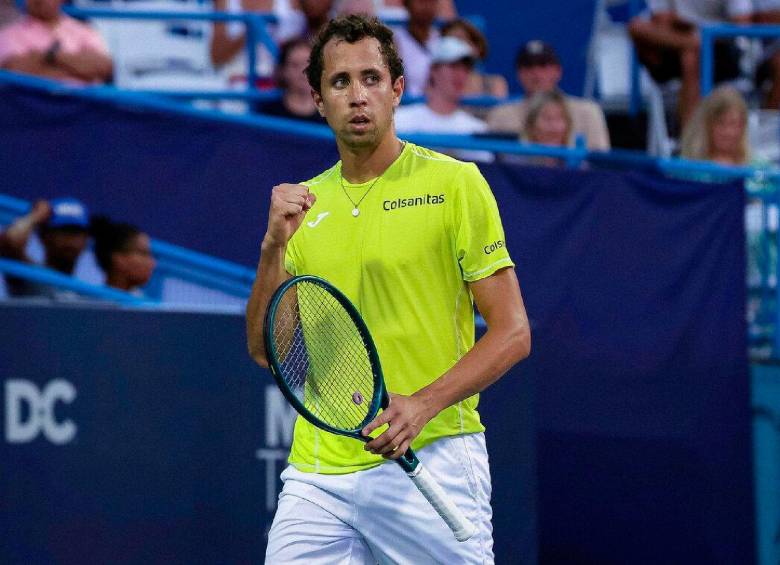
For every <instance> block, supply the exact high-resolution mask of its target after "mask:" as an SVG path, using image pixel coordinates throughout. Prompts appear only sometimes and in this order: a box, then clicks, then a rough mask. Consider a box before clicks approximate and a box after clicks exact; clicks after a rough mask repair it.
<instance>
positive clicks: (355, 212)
mask: <svg viewBox="0 0 780 565" xmlns="http://www.w3.org/2000/svg"><path fill="white" fill-rule="evenodd" d="M352 215H353V216H354V217H356V218H357V217H358V216H359V215H360V210H358V209H357V208H353V209H352Z"/></svg>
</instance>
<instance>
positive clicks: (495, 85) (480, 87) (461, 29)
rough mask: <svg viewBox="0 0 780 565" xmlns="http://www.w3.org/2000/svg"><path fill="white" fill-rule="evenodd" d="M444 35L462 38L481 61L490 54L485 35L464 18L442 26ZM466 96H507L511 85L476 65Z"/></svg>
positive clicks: (467, 85)
mask: <svg viewBox="0 0 780 565" xmlns="http://www.w3.org/2000/svg"><path fill="white" fill-rule="evenodd" d="M441 34H442V36H448V35H450V36H454V37H457V38H458V39H462V40H463V41H465V42H466V43H468V44H469V45H471V49H472V50H473V51H474V53H476V55H477V58H478V59H479V61H484V60H485V58H487V54H488V44H487V40H486V39H485V36H484V35H482V32H480V31H479V30H478V29H477V28H476V26H475V25H474V24H472V23H471V22H470V21H468V20H465V19H463V18H458V19H456V20H452V21H451V22H448V23H446V24H444V25H443V26H442V28H441ZM464 94H465V95H466V96H495V97H497V98H506V96H507V95H508V94H509V86H508V85H507V82H506V79H505V78H504V77H503V76H501V75H490V74H485V73H483V72H480V71H479V69H477V68H476V67H475V68H473V69H472V71H471V74H470V75H469V81H468V83H467V84H466V90H465V92H464Z"/></svg>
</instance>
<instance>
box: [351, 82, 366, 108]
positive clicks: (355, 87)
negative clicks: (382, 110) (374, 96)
mask: <svg viewBox="0 0 780 565" xmlns="http://www.w3.org/2000/svg"><path fill="white" fill-rule="evenodd" d="M367 98H368V91H367V90H366V86H365V85H364V84H363V83H361V82H360V81H355V82H353V83H352V84H351V85H350V88H349V103H350V105H353V106H363V105H365V103H366V100H367Z"/></svg>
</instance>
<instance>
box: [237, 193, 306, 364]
mask: <svg viewBox="0 0 780 565" xmlns="http://www.w3.org/2000/svg"><path fill="white" fill-rule="evenodd" d="M315 200H316V198H315V196H314V195H313V194H311V193H310V192H309V189H308V188H307V187H305V186H303V185H300V184H281V185H279V186H275V187H274V189H273V191H272V192H271V209H270V211H269V212H268V229H267V230H266V232H265V237H263V243H262V244H261V246H260V262H259V263H258V265H257V277H256V278H255V282H254V284H253V285H252V294H251V295H250V296H249V301H248V302H247V305H246V339H247V347H248V349H249V355H251V356H252V359H254V360H255V361H256V362H257V363H258V364H259V365H260V366H262V367H268V359H266V356H265V347H264V346H263V331H262V330H263V318H264V317H265V310H266V308H267V307H268V302H269V301H270V300H271V295H273V293H274V291H275V290H276V289H277V288H279V285H280V284H282V283H283V282H284V281H286V280H287V279H288V278H290V274H289V273H288V272H287V271H286V270H285V268H284V255H285V253H286V251H287V243H288V242H289V241H290V238H291V237H292V236H293V234H294V233H295V231H296V230H297V229H298V228H299V227H300V226H301V224H302V223H303V219H304V217H305V216H306V212H308V211H309V209H310V208H311V207H312V206H313V205H314V201H315Z"/></svg>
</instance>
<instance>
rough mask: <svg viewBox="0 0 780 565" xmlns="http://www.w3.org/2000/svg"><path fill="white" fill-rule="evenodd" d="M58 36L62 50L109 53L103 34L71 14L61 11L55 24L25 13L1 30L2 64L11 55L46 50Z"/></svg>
mask: <svg viewBox="0 0 780 565" xmlns="http://www.w3.org/2000/svg"><path fill="white" fill-rule="evenodd" d="M55 40H59V42H60V50H61V51H62V52H63V53H69V54H76V53H79V52H80V51H83V50H85V49H88V50H90V51H94V52H97V53H102V54H104V55H108V54H109V53H108V46H107V45H106V43H105V41H103V38H102V37H101V36H100V34H99V33H98V32H97V31H95V30H94V29H92V28H90V27H89V26H87V25H85V24H83V23H81V22H80V21H78V20H75V19H73V18H71V17H70V16H66V15H64V14H63V15H62V16H61V17H60V20H59V22H57V25H55V26H54V27H53V28H52V27H49V26H47V25H45V24H43V23H41V22H40V21H39V20H36V19H34V18H31V17H29V16H24V17H22V18H21V19H19V20H18V21H16V22H14V23H12V24H10V25H8V26H6V27H5V28H3V29H2V30H0V67H4V66H5V64H6V62H7V61H8V59H10V58H11V57H16V56H19V55H26V54H27V53H30V52H38V53H45V52H46V51H47V50H48V49H49V47H51V44H52V43H53V42H54V41H55Z"/></svg>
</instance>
